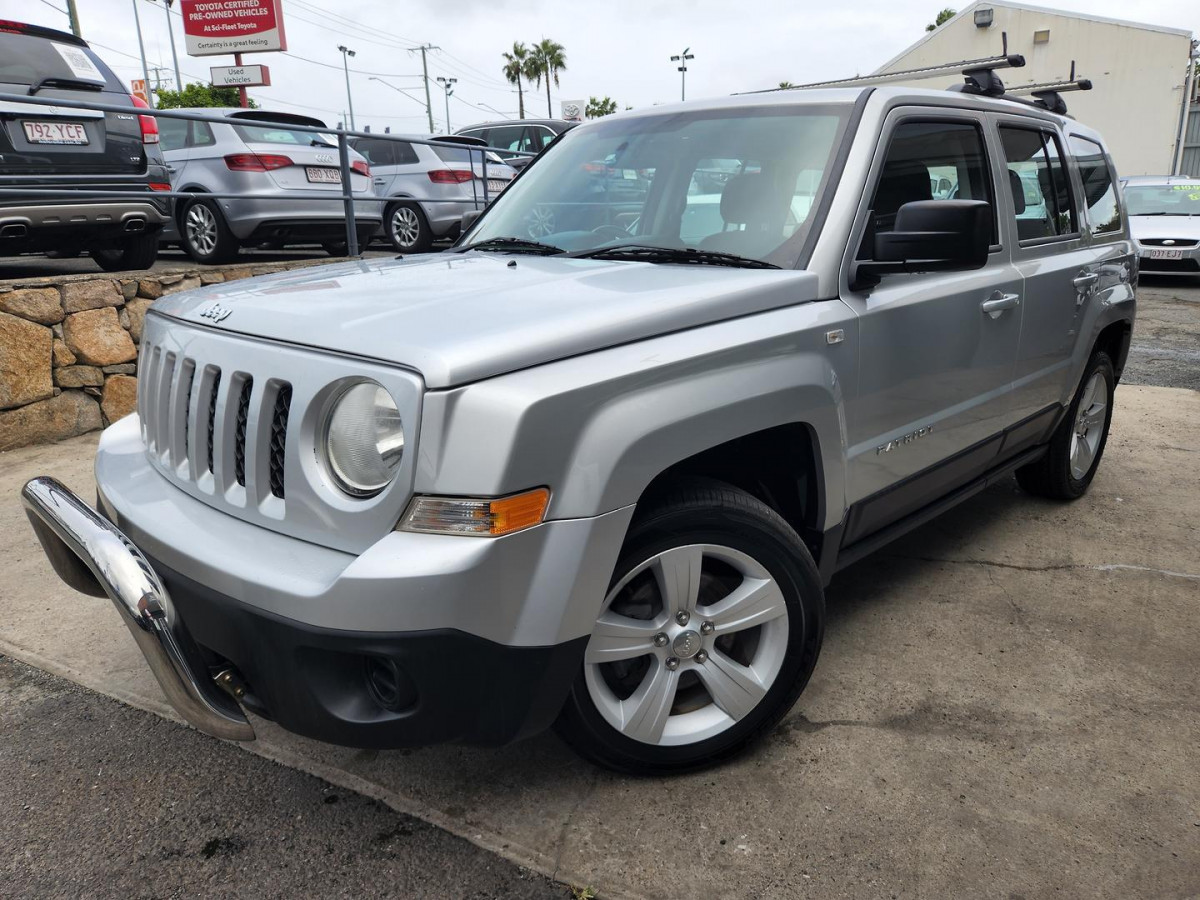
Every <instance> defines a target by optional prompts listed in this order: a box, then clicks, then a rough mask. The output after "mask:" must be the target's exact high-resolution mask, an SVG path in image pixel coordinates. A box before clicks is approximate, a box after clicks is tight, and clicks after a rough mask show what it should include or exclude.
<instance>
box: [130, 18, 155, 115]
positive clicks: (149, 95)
mask: <svg viewBox="0 0 1200 900" xmlns="http://www.w3.org/2000/svg"><path fill="white" fill-rule="evenodd" d="M132 2H133V25H134V28H136V29H137V36H138V53H139V54H140V55H141V57H142V78H144V79H145V80H146V99H147V100H148V101H150V102H149V105H150V108H151V109H153V108H154V92H153V91H152V90H150V69H149V68H147V66H146V45H145V44H144V43H143V42H142V18H141V16H139V15H138V8H137V5H138V0H132Z"/></svg>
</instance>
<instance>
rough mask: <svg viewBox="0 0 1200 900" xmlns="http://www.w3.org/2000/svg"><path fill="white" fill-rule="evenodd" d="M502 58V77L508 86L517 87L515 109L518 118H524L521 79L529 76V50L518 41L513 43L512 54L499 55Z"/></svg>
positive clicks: (523, 97) (523, 94)
mask: <svg viewBox="0 0 1200 900" xmlns="http://www.w3.org/2000/svg"><path fill="white" fill-rule="evenodd" d="M500 55H501V56H503V57H504V68H503V70H502V71H503V72H504V77H505V78H506V79H507V80H508V83H509V84H515V85H516V86H517V108H518V110H519V111H520V118H522V119H523V118H525V92H524V91H523V90H522V86H521V79H522V78H524V77H527V76H528V74H529V48H528V47H526V46H525V45H524V44H522V43H521V42H520V41H513V46H512V53H501V54H500Z"/></svg>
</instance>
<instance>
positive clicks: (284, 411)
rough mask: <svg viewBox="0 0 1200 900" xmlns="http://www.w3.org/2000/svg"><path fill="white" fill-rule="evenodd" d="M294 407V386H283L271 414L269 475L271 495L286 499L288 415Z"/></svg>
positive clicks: (276, 396) (268, 446)
mask: <svg viewBox="0 0 1200 900" xmlns="http://www.w3.org/2000/svg"><path fill="white" fill-rule="evenodd" d="M291 407H292V386H291V385H290V384H286V383H285V384H281V385H280V386H279V390H277V391H276V392H275V408H274V410H273V411H272V412H271V437H270V440H269V442H268V445H267V452H268V454H269V456H270V459H269V460H268V475H269V478H270V482H271V493H272V494H274V495H275V496H276V497H278V498H279V499H281V500H282V499H283V497H284V464H285V461H286V459H287V428H288V414H289V413H290V412H291Z"/></svg>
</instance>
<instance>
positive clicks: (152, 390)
mask: <svg viewBox="0 0 1200 900" xmlns="http://www.w3.org/2000/svg"><path fill="white" fill-rule="evenodd" d="M147 356H148V357H149V364H148V365H147V366H146V398H145V400H144V401H143V404H144V406H145V412H144V414H143V415H142V424H143V425H144V426H145V429H146V449H148V450H149V451H150V452H151V453H153V452H155V451H156V450H157V447H156V444H157V437H158V435H157V432H156V431H155V429H154V413H155V411H156V409H157V404H158V369H159V364H160V361H161V359H162V348H161V347H151V348H150V349H149V352H148V353H147Z"/></svg>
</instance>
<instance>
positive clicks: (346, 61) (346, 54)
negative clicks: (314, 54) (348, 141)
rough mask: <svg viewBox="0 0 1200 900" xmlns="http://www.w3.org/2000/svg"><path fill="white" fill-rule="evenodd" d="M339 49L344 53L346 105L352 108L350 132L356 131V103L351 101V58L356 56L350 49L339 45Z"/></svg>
mask: <svg viewBox="0 0 1200 900" xmlns="http://www.w3.org/2000/svg"><path fill="white" fill-rule="evenodd" d="M338 49H339V50H341V51H342V68H343V69H345V70H346V105H347V106H349V107H350V130H351V131H356V130H357V129H356V128H355V127H354V101H353V100H352V99H350V57H352V56H353V55H354V51H353V50H351V49H350V48H349V47H347V46H345V45H343V44H338Z"/></svg>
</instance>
